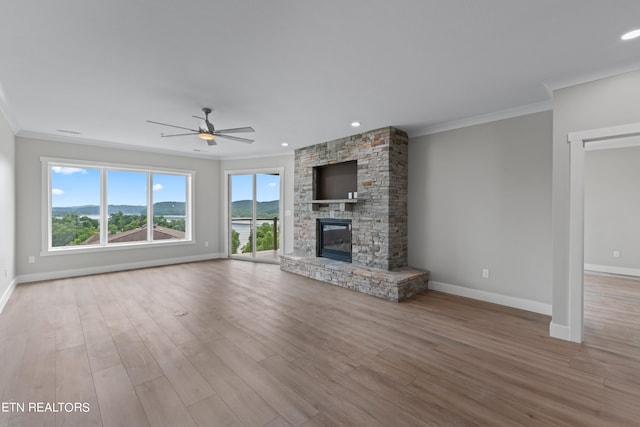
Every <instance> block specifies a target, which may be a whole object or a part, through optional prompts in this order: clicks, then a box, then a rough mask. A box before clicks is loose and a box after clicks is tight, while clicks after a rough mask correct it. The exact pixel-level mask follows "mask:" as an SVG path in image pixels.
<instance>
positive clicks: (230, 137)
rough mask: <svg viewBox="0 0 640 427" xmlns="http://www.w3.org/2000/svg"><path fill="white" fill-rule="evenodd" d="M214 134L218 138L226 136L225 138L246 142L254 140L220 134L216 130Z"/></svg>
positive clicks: (250, 142)
mask: <svg viewBox="0 0 640 427" xmlns="http://www.w3.org/2000/svg"><path fill="white" fill-rule="evenodd" d="M215 135H216V137H218V138H227V139H230V140H232V141H238V142H244V143H246V144H252V143H253V142H254V141H253V139H247V138H238V137H237V136H231V135H224V134H221V133H218V132H216V133H215Z"/></svg>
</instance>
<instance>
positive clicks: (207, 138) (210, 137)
mask: <svg viewBox="0 0 640 427" xmlns="http://www.w3.org/2000/svg"><path fill="white" fill-rule="evenodd" d="M198 138H200V139H204V140H205V141H211V140H213V139H215V138H216V137H215V135H213V134H211V133H208V132H200V133H199V134H198Z"/></svg>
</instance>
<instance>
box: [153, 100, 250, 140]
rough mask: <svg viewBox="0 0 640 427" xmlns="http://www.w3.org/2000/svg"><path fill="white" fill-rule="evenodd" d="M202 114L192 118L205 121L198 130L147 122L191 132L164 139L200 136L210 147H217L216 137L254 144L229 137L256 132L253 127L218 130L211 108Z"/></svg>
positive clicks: (203, 110)
mask: <svg viewBox="0 0 640 427" xmlns="http://www.w3.org/2000/svg"><path fill="white" fill-rule="evenodd" d="M202 112H203V113H204V118H203V117H198V116H191V117H194V118H196V119H200V120H203V121H204V126H199V127H198V129H189V128H186V127H183V126H176V125H170V124H168V123H160V122H154V121H153V120H147V122H148V123H154V124H156V125H162V126H170V127H172V128H178V129H184V130H188V131H190V133H176V134H172V135H165V134H164V133H161V134H160V136H161V137H163V138H169V137H172V136H185V135H198V138H200V139H204V140H205V141H207V144H209V145H216V141H215V138H216V137H220V138H226V139H230V140H232V141H239V142H245V143H247V144H251V143H252V142H254V141H253V139H247V138H240V137H238V136H231V135H227V134H229V133H244V132H255V130H253V128H252V127H250V126H247V127H243V128H233V129H220V130H216V129H215V127H214V126H213V123H211V122H210V121H209V114H211V108H207V107H205V108H203V109H202Z"/></svg>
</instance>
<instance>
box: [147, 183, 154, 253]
mask: <svg viewBox="0 0 640 427" xmlns="http://www.w3.org/2000/svg"><path fill="white" fill-rule="evenodd" d="M147 241H148V242H151V241H153V177H152V174H151V172H147Z"/></svg>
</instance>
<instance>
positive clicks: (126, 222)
mask: <svg viewBox="0 0 640 427" xmlns="http://www.w3.org/2000/svg"><path fill="white" fill-rule="evenodd" d="M145 225H147V216H146V215H125V214H123V213H122V212H114V213H112V214H111V215H110V216H109V233H111V234H115V233H118V232H122V231H129V230H135V229H136V228H141V227H144V226H145Z"/></svg>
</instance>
